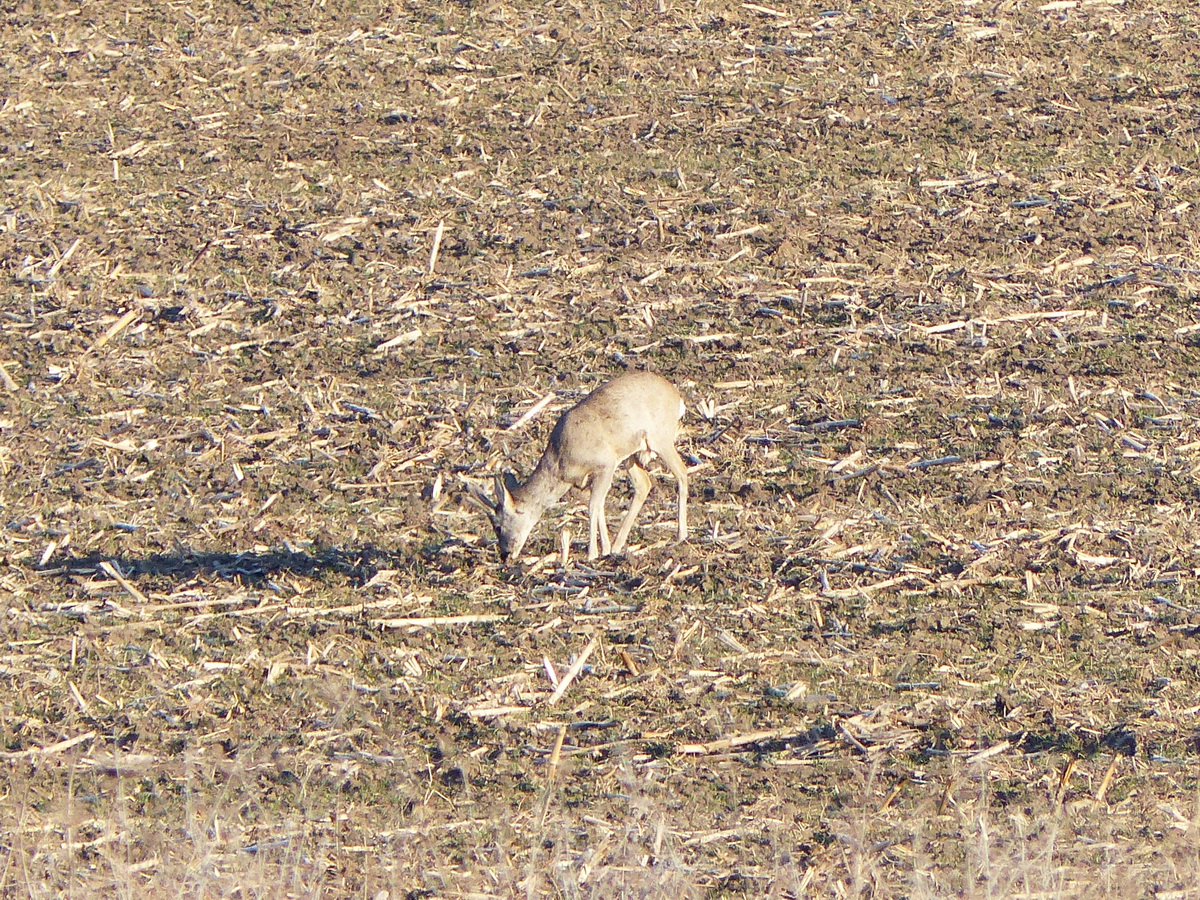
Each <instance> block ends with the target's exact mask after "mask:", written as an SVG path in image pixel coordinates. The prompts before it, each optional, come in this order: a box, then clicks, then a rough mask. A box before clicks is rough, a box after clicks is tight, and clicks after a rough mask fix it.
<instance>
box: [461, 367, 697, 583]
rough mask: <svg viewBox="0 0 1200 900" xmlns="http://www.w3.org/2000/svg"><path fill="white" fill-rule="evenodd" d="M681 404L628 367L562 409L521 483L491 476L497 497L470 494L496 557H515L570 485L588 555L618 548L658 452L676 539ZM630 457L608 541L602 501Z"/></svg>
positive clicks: (660, 383)
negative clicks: (624, 506)
mask: <svg viewBox="0 0 1200 900" xmlns="http://www.w3.org/2000/svg"><path fill="white" fill-rule="evenodd" d="M683 412H684V406H683V400H682V399H680V396H679V391H677V390H675V386H674V385H672V384H671V383H670V382H669V381H667V380H666V379H665V378H662V377H660V376H658V375H655V374H654V373H652V372H629V373H627V374H625V375H621V376H619V377H617V378H614V379H613V380H612V381H609V382H607V383H606V384H602V385H601V386H600V387H598V388H596V389H595V390H594V391H592V392H591V393H590V394H588V395H587V396H586V397H584V398H583V399H582V400H580V401H579V402H578V403H577V404H575V405H574V406H573V407H571V408H570V409H568V410H567V411H566V412H565V413H563V414H562V416H561V417H560V418H559V420H558V424H556V425H555V426H554V430H553V431H552V432H551V433H550V441H549V443H548V444H547V445H546V450H545V452H543V453H542V458H541V459H540V460H538V464H537V468H536V469H534V470H533V474H532V475H530V476H529V479H528V480H527V481H526V482H525V483H524V484H520V483H518V482H517V480H516V478H514V477H513V476H512V475H511V474H505V475H497V476H496V497H495V499H492V498H489V497H487V496H486V495H485V494H483V493H482V492H481V491H479V490H478V489H475V491H474V492H473V493H474V494H475V496H476V498H477V499H478V500H480V501H481V502H482V503H483V504H484V505H485V507H486V508H487V510H488V515H489V517H490V518H491V520H492V524H493V525H495V526H496V536H497V537H498V538H499V541H500V558H501V559H502V560H503V561H504V562H508V560H509V559H510V558H516V557H517V556H519V555H520V553H521V548H522V547H524V546H525V541H526V540H527V539H528V537H529V533H530V532H531V531H533V527H534V526H535V525H537V523H538V520H539V519H540V518H541V517H542V513H543V512H545V510H546V508H547V507H548V506H550V504H552V503H554V502H556V501H557V500H559V499H560V498H561V497H562V495H563V494H565V493H566V492H567V491H568V490H569V489H570V488H572V487H577V488H580V489H581V490H582V489H584V488H588V489H590V491H591V494H590V496H589V499H588V559H595V558H596V557H597V556H599V555H600V553H603V554H605V555H606V556H607V555H608V554H610V553H620V552H621V550H622V548H623V547H624V546H625V541H626V539H627V538H628V537H629V530H630V529H631V528H632V527H633V520H634V519H635V518H636V517H637V514H638V512H639V511H640V510H641V508H642V504H643V503H645V502H646V495H647V494H649V493H650V487H651V485H652V483H653V482H652V480H651V478H650V473H649V472H647V471H646V466H647V464H648V463H649V462H650V459H651V457H653V456H658V457H660V458H661V459H662V461H663V462H664V463H665V464H666V466H667V468H668V469H670V470H671V474H672V475H674V476H675V481H676V482H677V484H678V486H679V540H681V541H683V540H686V539H687V470H686V469H685V468H684V465H683V460H682V459H680V457H679V453H678V452H676V450H675V436H676V435H677V434H678V432H679V420H680V419H682V418H683ZM627 459H628V460H631V465H630V467H629V480H630V482H632V484H633V501H632V502H631V503H630V504H629V510H628V512H626V513H625V518H624V519H622V520H621V527H620V528H618V529H617V536H616V539H615V540H613V541H612V543H611V544H610V543H609V540H608V522H607V520H606V519H605V517H604V501H605V498H607V497H608V489H609V488H610V487H611V486H612V481H613V476H614V475H615V474H616V471H617V467H618V466H620V465H621V463H623V462H624V461H625V460H627Z"/></svg>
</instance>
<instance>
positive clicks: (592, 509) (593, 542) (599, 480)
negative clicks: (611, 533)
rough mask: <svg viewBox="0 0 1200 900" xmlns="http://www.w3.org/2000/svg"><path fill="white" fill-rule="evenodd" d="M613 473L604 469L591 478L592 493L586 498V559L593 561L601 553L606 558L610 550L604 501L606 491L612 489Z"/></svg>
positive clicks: (606, 495) (606, 494)
mask: <svg viewBox="0 0 1200 900" xmlns="http://www.w3.org/2000/svg"><path fill="white" fill-rule="evenodd" d="M613 472H614V470H613V469H605V470H603V471H601V472H597V473H595V475H593V476H592V483H591V485H592V493H591V496H590V497H589V498H588V559H595V558H596V557H597V556H599V555H600V553H601V552H603V553H604V555H605V556H607V555H608V554H609V552H610V550H611V544H609V541H608V521H607V520H606V519H605V517H604V501H605V500H606V499H607V498H608V489H609V488H610V487H612V480H613ZM597 538H599V547H597Z"/></svg>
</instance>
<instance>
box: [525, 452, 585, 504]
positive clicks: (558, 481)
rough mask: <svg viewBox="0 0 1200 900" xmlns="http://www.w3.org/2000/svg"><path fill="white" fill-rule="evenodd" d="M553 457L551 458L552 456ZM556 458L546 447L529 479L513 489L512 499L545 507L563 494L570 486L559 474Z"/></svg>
mask: <svg viewBox="0 0 1200 900" xmlns="http://www.w3.org/2000/svg"><path fill="white" fill-rule="evenodd" d="M552 457H553V458H552ZM558 470H559V466H558V459H557V457H556V456H555V454H554V453H553V452H552V451H551V450H549V449H547V451H546V452H545V453H543V454H542V458H541V459H539V460H538V464H537V468H535V469H534V470H533V474H532V475H530V476H529V480H528V481H526V482H525V483H524V484H523V485H521V486H520V487H518V488H517V489H516V490H515V491H513V497H514V499H515V500H516V501H517V502H518V503H521V504H532V505H534V506H536V507H537V508H538V509H545V508H546V507H547V506H550V505H551V504H552V503H555V502H557V501H558V499H559V498H560V497H561V496H562V495H563V494H565V493H566V492H567V491H568V490H569V489H570V487H571V485H570V483H569V482H566V481H563V479H562V476H561V475H560V474H559V471H558Z"/></svg>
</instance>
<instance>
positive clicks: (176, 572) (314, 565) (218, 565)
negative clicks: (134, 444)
mask: <svg viewBox="0 0 1200 900" xmlns="http://www.w3.org/2000/svg"><path fill="white" fill-rule="evenodd" d="M105 563H108V564H109V565H111V566H114V567H115V568H116V570H117V571H118V572H119V573H120V574H121V575H122V577H126V578H133V577H149V578H167V579H171V580H176V581H187V580H190V579H192V578H197V577H212V576H216V577H218V578H225V579H230V580H233V579H240V580H241V581H243V582H245V583H248V584H262V583H265V582H268V581H270V580H271V579H272V578H274V577H276V576H279V575H284V574H290V575H302V576H305V577H314V576H319V575H321V574H332V575H337V576H341V577H343V578H347V579H349V580H351V581H353V582H355V583H357V584H362V583H365V582H367V581H369V580H370V579H371V578H372V577H374V576H375V575H376V574H377V573H378V572H379V571H380V570H381V569H407V568H411V566H412V564H413V557H412V556H411V555H408V554H401V553H397V552H395V551H392V550H384V549H381V548H379V547H375V546H373V545H366V546H363V547H348V548H339V547H327V548H321V549H314V550H312V551H311V552H310V551H305V550H291V549H286V548H278V549H271V550H267V551H265V552H261V553H255V552H246V553H193V552H190V551H182V552H179V553H155V554H152V555H150V556H146V557H142V558H137V557H123V556H109V555H106V554H102V553H92V554H89V555H87V556H77V557H67V558H65V559H56V560H54V561H53V562H52V563H51V564H50V565H49V566H47V567H46V568H44V569H42V570H41V571H43V572H44V573H46V574H62V575H90V574H93V573H96V574H108V573H106V572H105V570H104V568H103V566H104V564H105Z"/></svg>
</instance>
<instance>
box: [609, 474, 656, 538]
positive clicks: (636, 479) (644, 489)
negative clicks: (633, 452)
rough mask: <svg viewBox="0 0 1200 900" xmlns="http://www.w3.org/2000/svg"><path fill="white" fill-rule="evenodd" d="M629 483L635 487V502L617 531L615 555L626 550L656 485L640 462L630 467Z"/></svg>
mask: <svg viewBox="0 0 1200 900" xmlns="http://www.w3.org/2000/svg"><path fill="white" fill-rule="evenodd" d="M629 482H630V483H631V484H632V485H633V500H632V501H630V503H629V511H628V512H626V513H625V518H624V519H622V520H621V527H620V528H618V529H617V537H616V540H614V541H613V545H612V552H613V553H620V552H621V551H622V550H623V549H624V548H625V541H626V539H628V537H629V531H630V529H631V528H633V521H634V519H636V518H637V514H638V513H639V512H641V510H642V504H643V503H645V502H646V496H647V495H648V494H649V493H650V488H651V487H653V485H654V481H653V479H651V478H650V473H649V472H647V471H646V470H645V469H644V468H642V466H641V464H640V462H635V463H633V464H632V465H630V467H629Z"/></svg>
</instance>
